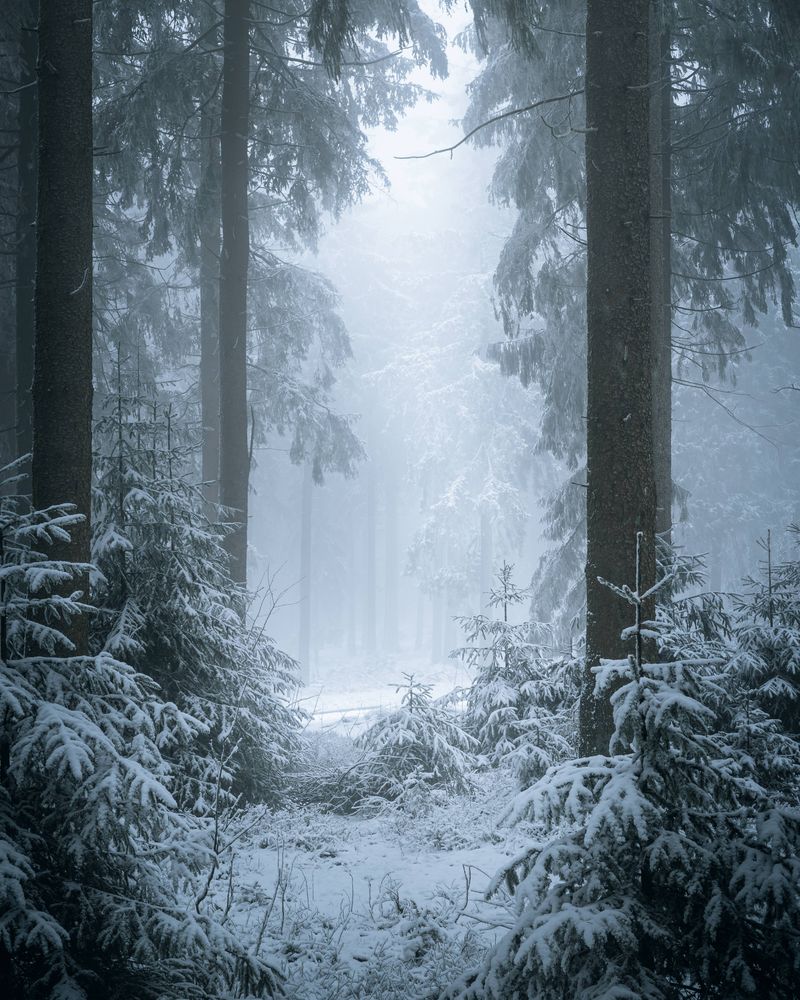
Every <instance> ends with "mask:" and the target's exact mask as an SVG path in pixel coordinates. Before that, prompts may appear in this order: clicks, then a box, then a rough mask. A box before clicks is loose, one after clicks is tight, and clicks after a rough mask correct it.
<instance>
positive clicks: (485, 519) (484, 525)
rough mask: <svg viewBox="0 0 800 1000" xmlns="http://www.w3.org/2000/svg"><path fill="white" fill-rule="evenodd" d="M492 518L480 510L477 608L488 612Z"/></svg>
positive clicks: (486, 613) (490, 584)
mask: <svg viewBox="0 0 800 1000" xmlns="http://www.w3.org/2000/svg"><path fill="white" fill-rule="evenodd" d="M492 558H493V557H492V519H491V517H490V516H489V512H488V511H485V510H484V511H481V579H480V587H481V594H480V601H479V610H480V612H481V614H485V615H488V614H489V610H490V609H489V596H490V593H491V590H492Z"/></svg>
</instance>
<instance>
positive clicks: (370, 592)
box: [364, 461, 378, 653]
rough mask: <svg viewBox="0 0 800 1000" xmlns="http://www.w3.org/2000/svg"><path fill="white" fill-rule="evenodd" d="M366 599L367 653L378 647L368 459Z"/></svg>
mask: <svg viewBox="0 0 800 1000" xmlns="http://www.w3.org/2000/svg"><path fill="white" fill-rule="evenodd" d="M366 472H367V574H366V581H367V595H366V596H367V600H366V602H365V605H364V613H365V620H364V644H365V646H366V649H367V652H368V653H374V652H375V650H376V649H377V648H378V627H377V620H376V619H377V614H378V609H377V601H376V596H377V595H376V593H375V588H376V585H377V572H376V565H375V563H376V554H375V520H376V510H375V508H376V498H375V466H374V465H373V463H372V462H371V461H370V462H369V463H368V465H367V470H366Z"/></svg>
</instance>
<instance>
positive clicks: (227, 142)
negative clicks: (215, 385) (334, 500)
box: [219, 0, 250, 584]
mask: <svg viewBox="0 0 800 1000" xmlns="http://www.w3.org/2000/svg"><path fill="white" fill-rule="evenodd" d="M249 24H250V22H249V0H225V15H224V29H223V32H224V34H223V75H222V116H221V143H220V155H221V185H222V196H221V218H222V255H221V258H220V273H219V372H220V375H219V379H220V381H219V390H220V462H219V493H220V502H221V503H222V504H223V506H224V507H226V508H227V514H226V515H225V516H226V518H227V519H228V520H229V521H230V523H231V524H232V525H233V529H232V531H231V533H230V534H229V535H228V537H227V540H226V547H227V550H228V553H229V554H230V560H231V575H232V577H233V579H234V580H235V581H236V582H238V583H242V584H244V583H246V582H247V493H248V481H249V473H250V468H249V466H250V461H249V454H248V446H247V267H248V261H249V256H250V234H249V223H248V210H247V188H248V164H247V136H248V129H249V86H250V71H249V64H250V40H249Z"/></svg>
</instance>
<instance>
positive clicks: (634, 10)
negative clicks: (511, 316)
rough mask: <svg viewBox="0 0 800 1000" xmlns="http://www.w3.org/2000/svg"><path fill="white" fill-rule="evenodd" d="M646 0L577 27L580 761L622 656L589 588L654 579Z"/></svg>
mask: <svg viewBox="0 0 800 1000" xmlns="http://www.w3.org/2000/svg"><path fill="white" fill-rule="evenodd" d="M650 2H651V0H614V2H613V3H612V2H611V0H589V2H588V12H587V25H586V115H587V135H586V181H587V240H588V284H587V316H588V406H587V459H588V462H587V465H588V491H587V562H586V675H585V678H584V689H583V692H582V697H581V708H580V727H579V728H580V731H579V738H580V749H581V753H582V754H591V753H607V752H608V744H609V738H610V736H611V733H612V731H613V721H612V714H611V706H610V703H609V697H608V692H604V693H603V695H602V696H601V697H599V698H595V697H594V694H593V688H594V675H593V674H592V672H591V668H592V667H593V666H596V665H597V664H598V663H599V661H600V659H601V657H602V658H609V657H610V658H620V657H624V656H625V655H626V654H627V652H628V649H627V645H626V644H625V643H623V642H622V640H621V638H620V633H621V632H622V630H623V628H625V627H626V626H628V625H629V624H630V623H631V620H632V615H631V608H630V606H629V605H627V604H626V603H625V602H623V601H621V600H620V599H619V598H618V597H617V596H616V595H615V594H613V593H612V592H611V591H610V590H608V588H606V587H604V586H602V584H600V583H599V582H598V577H603V578H605V579H607V580H610V581H611V582H613V583H616V584H618V585H621V584H626V583H627V584H633V582H634V574H635V561H636V560H635V551H636V533H637V532H639V531H641V532H642V533H643V535H644V544H643V547H642V552H643V564H642V580H643V582H644V585H645V586H649V585H651V584H652V582H653V580H654V576H655V539H654V534H655V519H656V496H655V471H654V465H653V427H652V423H653V392H652V378H653V360H652V338H651V332H650V323H651V306H650V298H651V251H650V214H651V205H650V115H649V110H650V96H649V95H650V88H649V87H648V83H649V71H648V64H649V43H648V39H649V15H650Z"/></svg>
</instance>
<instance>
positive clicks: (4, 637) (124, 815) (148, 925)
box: [0, 482, 279, 1000]
mask: <svg viewBox="0 0 800 1000" xmlns="http://www.w3.org/2000/svg"><path fill="white" fill-rule="evenodd" d="M4 488H5V494H4V495H3V497H2V500H0V614H1V615H2V617H0V657H1V658H2V669H0V706H2V708H1V710H2V720H3V722H2V741H1V742H0V970H2V971H0V978H1V979H2V983H3V995H4V996H6V997H9V998H10V1000H23V998H25V1000H40V998H41V1000H45V998H53V997H65V998H66V997H70V998H76V1000H79V998H80V1000H89V998H95V997H98V998H99V997H108V998H115V1000H122V998H125V997H134V996H135V997H142V998H156V997H159V998H163V1000H167V998H170V1000H186V998H197V1000H199V998H201V997H202V998H219V1000H222V998H223V997H231V996H234V995H236V996H252V995H258V996H271V995H273V994H274V993H276V992H277V991H278V989H279V977H278V974H277V973H276V971H275V970H274V969H273V967H272V966H271V965H270V964H269V963H268V962H266V961H264V960H263V959H262V958H259V957H258V956H257V955H256V954H255V953H254V952H253V951H252V950H250V949H248V948H247V947H246V946H245V945H244V944H242V943H241V941H240V939H239V936H238V935H237V934H235V933H233V932H232V930H231V929H230V928H229V927H226V926H225V923H224V920H222V919H221V916H222V914H221V913H220V912H218V911H216V910H215V908H214V907H212V906H211V905H210V903H209V902H208V901H207V900H206V898H205V893H204V891H203V887H204V885H205V884H206V881H207V879H208V871H209V869H210V867H211V865H212V863H213V858H214V837H213V831H212V828H211V824H209V823H208V821H203V820H200V819H197V818H195V817H192V816H191V815H189V814H186V813H184V812H182V811H181V809H180V807H179V806H178V805H177V803H176V798H175V794H174V793H175V777H176V775H175V770H174V767H173V765H172V764H171V763H169V760H170V759H172V760H179V759H181V757H182V753H183V752H185V751H186V750H187V749H188V748H190V747H191V746H192V745H193V744H194V743H195V741H196V740H197V739H198V738H200V737H202V736H203V735H204V734H206V733H207V732H208V727H207V724H206V723H205V722H204V721H202V720H200V719H197V718H194V717H192V716H191V715H189V714H188V713H187V712H185V711H183V710H181V709H180V708H178V707H177V706H176V705H175V703H174V702H172V701H169V700H164V698H163V697H162V695H161V693H160V692H159V691H158V689H157V687H156V685H155V684H154V682H153V681H152V680H151V679H150V678H148V677H147V676H145V675H144V674H142V673H140V672H139V671H137V670H136V668H135V667H134V666H132V665H131V664H129V663H128V662H125V660H124V659H123V658H121V657H120V655H119V654H120V652H122V653H126V652H128V651H129V649H130V644H129V643H128V644H126V646H125V648H124V649H122V650H120V646H119V631H118V630H117V631H114V632H112V633H111V634H110V635H109V641H108V642H107V643H106V644H103V645H102V646H98V648H97V652H96V653H95V654H94V655H92V656H76V655H74V647H73V643H72V642H71V640H70V639H69V638H68V637H67V635H66V634H65V632H64V630H65V629H69V628H70V627H71V626H72V625H74V623H75V621H76V620H77V619H78V618H79V617H80V616H82V615H86V614H89V613H91V609H90V608H89V607H88V606H87V604H86V602H85V595H82V594H81V592H80V590H79V589H75V590H74V591H73V587H75V586H76V585H79V581H81V580H82V579H85V572H86V567H84V566H78V565H73V564H69V563H64V562H55V561H52V560H50V559H48V555H47V552H48V548H49V546H50V545H51V544H52V542H53V540H55V539H58V540H62V541H63V540H64V538H65V537H66V536H67V535H68V533H69V531H70V530H71V529H72V528H73V527H74V525H75V523H76V521H77V519H78V517H79V515H77V514H75V513H74V512H73V511H71V510H70V508H69V507H68V506H65V507H52V508H50V509H49V510H46V511H36V510H31V509H30V505H29V503H28V502H27V501H26V500H25V499H24V498H21V497H15V496H13V495H10V491H11V490H12V489H13V486H12V487H10V486H9V483H8V482H5V483H4Z"/></svg>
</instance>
